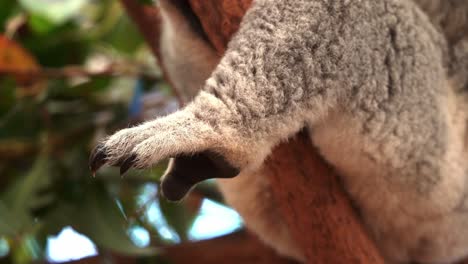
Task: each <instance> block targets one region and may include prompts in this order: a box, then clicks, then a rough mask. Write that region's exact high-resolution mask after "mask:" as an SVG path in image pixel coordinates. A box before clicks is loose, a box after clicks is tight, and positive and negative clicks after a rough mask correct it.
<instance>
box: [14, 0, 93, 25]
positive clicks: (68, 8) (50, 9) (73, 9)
mask: <svg viewBox="0 0 468 264" xmlns="http://www.w3.org/2000/svg"><path fill="white" fill-rule="evenodd" d="M19 2H20V4H21V5H22V6H23V7H24V8H25V9H26V10H28V11H29V12H30V13H32V14H37V15H41V16H43V17H45V18H47V19H48V20H50V21H52V22H53V23H56V24H61V23H64V22H65V21H67V20H68V19H70V18H71V17H73V16H76V15H78V14H79V11H80V9H81V8H82V7H83V5H84V4H85V3H86V2H87V0H66V1H56V0H54V1H51V0H19Z"/></svg>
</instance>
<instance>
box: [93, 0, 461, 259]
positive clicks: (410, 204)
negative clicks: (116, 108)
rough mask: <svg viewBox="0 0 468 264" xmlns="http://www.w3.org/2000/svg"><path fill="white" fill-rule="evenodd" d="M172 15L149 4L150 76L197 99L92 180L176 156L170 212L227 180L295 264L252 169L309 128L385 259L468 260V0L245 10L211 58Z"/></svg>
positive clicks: (249, 216)
mask: <svg viewBox="0 0 468 264" xmlns="http://www.w3.org/2000/svg"><path fill="white" fill-rule="evenodd" d="M177 2H178V1H166V0H164V1H160V5H161V10H162V18H163V30H162V32H163V33H162V38H161V50H162V55H163V63H164V64H165V65H166V67H167V70H168V72H169V75H170V76H169V77H170V78H171V80H173V82H174V83H175V84H176V85H177V86H178V87H180V88H181V89H184V90H185V91H190V94H192V95H195V94H196V92H195V91H197V90H198V89H200V92H199V93H198V94H197V95H196V96H195V97H194V99H193V101H192V102H191V103H190V104H189V105H187V106H186V107H185V108H183V109H182V110H180V111H178V112H176V113H174V114H170V115H168V116H166V117H163V118H158V119H156V120H153V121H149V122H146V123H144V124H142V125H140V126H137V127H134V128H129V129H124V130H122V131H119V132H117V133H116V134H114V135H112V136H111V137H109V138H107V139H106V140H105V141H103V142H102V143H101V144H100V145H98V146H97V147H96V150H95V151H94V153H93V154H92V157H91V168H92V169H93V170H96V169H98V168H99V167H100V166H101V165H103V164H106V163H107V164H110V165H116V166H120V167H121V169H122V171H123V172H125V171H126V170H127V169H128V168H130V167H135V168H140V169H143V168H148V167H151V166H152V165H154V164H155V163H157V162H158V161H160V160H161V159H164V158H168V157H175V159H173V162H172V163H171V165H170V167H169V168H168V171H167V173H166V175H165V176H164V178H163V182H162V191H163V192H164V194H165V195H166V196H167V197H169V198H170V199H173V200H177V199H180V198H182V197H183V196H184V195H185V194H186V192H187V191H188V190H190V188H191V187H192V186H193V185H194V184H196V183H197V182H199V181H201V180H203V179H206V178H219V177H234V176H235V177H234V178H232V179H221V180H218V181H219V184H220V187H221V190H222V191H223V193H224V195H225V197H226V200H227V201H228V203H230V204H231V205H232V206H233V207H234V208H235V209H237V210H238V211H239V213H240V214H241V215H242V216H243V217H244V219H245V223H246V225H247V227H249V228H250V229H252V230H253V231H254V232H255V233H257V234H258V236H259V237H260V238H261V239H262V240H263V241H264V242H265V243H267V244H269V245H270V246H272V247H273V248H275V249H276V250H277V251H278V252H279V253H281V254H283V255H286V256H290V257H293V258H295V259H298V260H303V255H302V253H301V252H300V250H299V249H298V248H297V247H296V245H295V244H294V242H293V241H292V239H291V238H290V236H289V233H288V230H287V226H286V224H285V223H284V222H283V219H282V217H281V215H280V213H279V212H278V211H277V210H278V209H277V206H276V205H275V204H274V200H273V199H272V197H271V190H270V186H269V182H268V179H267V177H265V175H264V172H263V167H262V165H263V162H264V160H265V158H266V157H267V156H268V155H269V154H270V152H271V150H272V149H273V147H274V146H276V145H277V144H278V143H280V142H281V141H284V140H287V139H288V138H289V137H290V136H292V135H294V134H295V133H297V132H298V131H300V130H301V129H302V128H304V127H306V128H307V129H308V131H309V133H310V137H311V139H312V142H313V144H314V145H315V146H316V147H317V148H318V149H319V151H320V153H321V155H322V156H323V158H324V159H325V160H326V161H327V162H328V163H330V165H332V166H333V167H334V168H335V169H336V171H337V172H338V173H339V175H340V176H341V177H342V179H343V182H344V184H345V188H346V190H347V191H348V193H349V194H350V196H351V197H352V199H353V201H354V202H355V204H356V206H357V207H358V208H359V210H360V213H361V215H362V218H363V221H364V222H365V224H366V226H367V227H368V230H369V231H370V234H371V235H372V237H373V239H374V240H375V242H376V244H377V245H378V247H379V248H380V249H381V251H382V253H383V255H384V256H385V257H386V259H387V260H388V261H389V262H397V263H408V262H412V261H417V262H420V263H452V262H455V261H458V260H460V259H461V258H463V257H466V256H467V255H468V195H467V192H468V190H467V187H468V177H467V176H468V175H467V169H468V163H467V160H468V154H467V153H466V147H467V144H466V132H467V128H466V124H467V120H468V119H467V118H468V116H467V115H468V98H467V96H466V92H467V91H468V89H467V88H468V87H466V83H467V81H468V77H466V75H467V74H468V56H467V54H468V45H467V43H468V34H466V32H467V30H466V28H467V27H468V23H467V21H468V19H467V17H468V1H465V0H460V1H457V0H453V1H447V0H414V1H410V0H356V1H351V0H334V1H329V0H284V1H274V0H255V1H254V2H253V4H252V7H251V8H250V9H249V11H248V12H247V14H246V15H245V17H244V19H243V21H242V23H241V26H240V29H239V31H238V32H237V33H236V34H235V36H234V37H233V39H232V40H231V42H230V43H229V46H228V49H227V51H226V53H225V55H224V56H223V57H222V58H219V57H217V56H216V53H215V52H214V50H213V49H212V48H211V46H210V45H209V44H207V42H206V41H205V40H204V39H203V37H202V36H201V35H200V34H199V33H197V30H196V27H194V25H193V23H194V22H193V20H191V19H188V18H187V16H186V15H184V12H185V11H184V10H183V9H182V8H181V7H180V5H178V4H177ZM460 10H461V11H460ZM453 14H457V15H453ZM454 28H456V30H455V29H454ZM205 79H206V81H205ZM304 213H307V212H304Z"/></svg>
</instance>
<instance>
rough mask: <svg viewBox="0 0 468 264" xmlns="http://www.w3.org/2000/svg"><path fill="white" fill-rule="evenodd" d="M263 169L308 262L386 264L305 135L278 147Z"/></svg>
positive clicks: (338, 184) (337, 181) (338, 182)
mask: <svg viewBox="0 0 468 264" xmlns="http://www.w3.org/2000/svg"><path fill="white" fill-rule="evenodd" d="M311 150H313V151H311ZM266 170H267V174H268V175H269V176H270V181H271V186H272V187H273V192H274V194H275V196H276V200H277V201H281V202H280V208H281V210H282V212H283V216H284V217H285V219H286V222H287V223H288V225H289V227H290V232H291V234H292V236H293V237H294V239H295V241H296V242H297V243H298V244H299V245H300V246H302V249H303V251H304V253H305V255H306V258H307V260H308V263H384V261H383V260H382V258H381V256H380V255H379V253H378V251H377V249H376V247H375V245H374V243H373V242H372V241H371V240H370V239H369V237H368V236H367V233H366V231H365V230H364V228H363V226H362V224H361V222H360V220H359V218H358V217H357V215H356V213H355V211H354V210H353V208H352V206H351V203H350V202H349V199H348V197H347V195H346V194H345V192H344V191H343V189H342V186H341V183H340V181H339V178H338V176H337V175H336V174H334V173H333V172H332V170H331V169H330V168H329V167H328V166H327V165H326V164H325V163H324V162H323V160H322V159H321V157H320V156H319V155H318V154H317V151H316V150H314V148H313V146H312V145H311V143H310V141H309V140H308V139H307V137H306V136H305V135H298V136H297V137H296V138H294V139H293V140H291V141H289V143H288V144H283V145H281V146H279V147H278V148H277V149H276V150H275V152H274V153H273V155H272V156H271V157H270V158H269V159H268V161H267V166H266ZM286 173H287V177H285V174H286Z"/></svg>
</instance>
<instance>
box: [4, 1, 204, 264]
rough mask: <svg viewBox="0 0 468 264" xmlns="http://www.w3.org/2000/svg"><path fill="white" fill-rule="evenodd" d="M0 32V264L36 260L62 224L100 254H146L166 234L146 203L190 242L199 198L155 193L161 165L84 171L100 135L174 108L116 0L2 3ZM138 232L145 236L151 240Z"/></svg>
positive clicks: (139, 39) (172, 100) (139, 40)
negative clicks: (124, 171) (179, 199)
mask: <svg viewBox="0 0 468 264" xmlns="http://www.w3.org/2000/svg"><path fill="white" fill-rule="evenodd" d="M140 2H141V3H144V4H147V3H150V2H151V1H140ZM0 32H2V33H0V176H1V177H0V262H3V263H30V262H33V261H36V260H39V261H41V260H44V259H45V257H46V256H45V255H46V254H45V252H46V248H47V239H48V238H49V237H51V236H54V235H57V234H58V233H59V232H60V231H61V230H62V229H63V228H64V227H67V226H71V227H73V228H74V229H75V230H76V231H78V232H80V233H82V234H84V235H86V236H87V237H89V238H90V239H91V240H92V241H93V242H94V243H95V244H96V245H97V247H98V249H99V251H100V253H102V252H107V251H112V252H116V253H118V254H127V255H128V254H130V255H135V256H148V255H154V254H156V253H157V249H155V248H157V246H158V245H164V244H167V243H173V242H174V241H171V240H170V239H169V240H168V239H167V238H164V236H162V235H161V234H160V232H159V231H158V228H157V226H158V223H155V221H154V217H152V216H150V215H149V213H150V211H151V210H149V208H150V207H151V206H157V207H158V208H160V209H161V210H160V211H161V212H162V217H163V218H165V219H164V221H165V222H166V223H167V224H168V225H169V228H172V230H173V232H175V234H177V236H178V238H179V239H180V240H185V239H187V232H188V229H189V228H190V226H191V224H192V222H193V220H194V218H195V216H196V215H197V211H198V208H199V206H200V201H201V199H199V200H197V199H195V200H194V199H188V200H187V202H185V203H181V204H171V203H168V202H166V201H165V200H163V199H161V198H160V197H159V195H158V193H157V182H158V179H159V177H160V175H161V173H162V171H163V169H164V164H162V165H161V166H158V167H156V168H154V169H152V170H149V171H132V172H130V173H129V174H128V175H127V176H126V177H125V178H120V176H118V172H117V170H116V169H115V168H106V169H103V170H102V171H101V172H100V173H99V174H98V175H96V178H92V177H91V174H90V172H89V171H88V165H87V161H88V155H89V152H90V150H91V148H92V147H93V146H94V145H95V144H96V142H97V141H98V140H99V139H101V138H102V137H103V136H105V135H107V134H110V133H112V132H113V131H115V130H117V129H119V128H123V127H126V126H129V125H130V124H134V123H136V122H140V121H141V120H143V119H144V118H147V117H148V116H150V117H154V116H155V115H158V114H159V113H162V112H164V113H166V112H168V111H173V110H174V109H175V108H176V103H175V100H174V98H172V97H171V95H170V93H169V90H168V89H167V85H165V84H164V83H162V81H160V79H159V77H160V76H159V70H158V69H157V68H155V66H153V65H154V61H153V60H152V59H151V58H152V56H151V54H150V53H149V50H148V49H147V48H146V47H145V45H144V43H143V40H142V37H141V36H140V35H139V33H138V32H137V30H136V29H135V28H134V27H133V25H132V22H131V21H130V20H129V18H128V17H127V16H125V14H124V12H123V10H122V9H121V7H120V6H119V3H118V1H114V0H101V1H93V0H67V1H51V0H18V1H13V0H8V1H0ZM70 66H73V67H75V68H79V69H80V71H74V72H73V71H72V72H71V73H70V72H66V70H64V69H67V67H70ZM25 72H29V73H34V74H35V75H34V74H32V75H27V74H24V73H25ZM51 72H53V73H54V74H53V75H50V73H51ZM21 73H23V74H21ZM47 73H49V75H47ZM61 73H63V75H61ZM87 73H89V74H87ZM96 73H99V74H96ZM31 76H35V77H34V78H33V77H31ZM205 188H206V186H205ZM209 188H212V187H209ZM148 190H150V191H148ZM210 191H212V190H209V191H208V192H210ZM135 229H138V230H142V229H143V230H146V232H148V234H149V237H150V240H151V241H150V242H149V245H147V246H148V247H141V246H142V245H141V243H139V242H138V241H136V240H135V237H134V235H132V230H135Z"/></svg>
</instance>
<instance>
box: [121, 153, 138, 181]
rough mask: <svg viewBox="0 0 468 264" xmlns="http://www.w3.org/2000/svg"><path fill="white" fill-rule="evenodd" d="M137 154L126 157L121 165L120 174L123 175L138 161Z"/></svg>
mask: <svg viewBox="0 0 468 264" xmlns="http://www.w3.org/2000/svg"><path fill="white" fill-rule="evenodd" d="M136 157H137V156H136V155H135V154H132V155H131V156H130V157H128V158H127V159H125V160H124V161H123V162H122V164H121V165H120V176H123V175H124V174H125V173H126V172H127V171H128V170H129V169H130V168H131V167H133V165H134V164H135V162H136Z"/></svg>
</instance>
